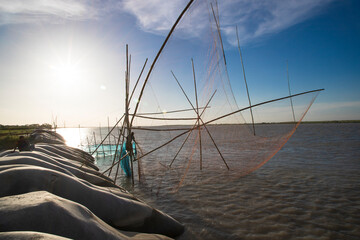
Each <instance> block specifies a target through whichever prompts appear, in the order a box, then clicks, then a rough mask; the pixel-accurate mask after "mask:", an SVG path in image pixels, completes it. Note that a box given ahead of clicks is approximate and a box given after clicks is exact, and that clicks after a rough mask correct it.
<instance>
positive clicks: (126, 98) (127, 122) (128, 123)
mask: <svg viewBox="0 0 360 240" xmlns="http://www.w3.org/2000/svg"><path fill="white" fill-rule="evenodd" d="M128 56H129V55H128V45H127V44H126V75H125V123H126V127H127V139H126V141H127V143H126V144H131V145H132V142H131V140H132V139H130V143H128V141H129V136H130V135H131V124H130V122H129V81H130V79H129V77H130V73H129V69H130V66H129V62H128ZM142 90H143V89H142ZM137 106H138V105H136V107H137ZM134 114H135V113H134ZM131 123H132V122H131ZM131 149H132V148H131ZM129 156H130V167H131V181H132V184H133V185H134V168H133V151H132V150H131V151H130V154H129Z"/></svg>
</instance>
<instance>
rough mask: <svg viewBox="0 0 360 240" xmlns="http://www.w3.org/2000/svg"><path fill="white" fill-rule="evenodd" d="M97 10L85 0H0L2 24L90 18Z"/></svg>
mask: <svg viewBox="0 0 360 240" xmlns="http://www.w3.org/2000/svg"><path fill="white" fill-rule="evenodd" d="M96 14H97V11H96V10H95V9H94V8H93V7H91V6H90V5H89V4H87V3H86V2H85V1H75V0H46V1H45V0H0V25H4V24H18V23H35V22H54V21H60V20H63V19H77V20H81V19H89V18H93V17H95V16H96Z"/></svg>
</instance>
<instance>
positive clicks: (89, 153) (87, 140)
mask: <svg viewBox="0 0 360 240" xmlns="http://www.w3.org/2000/svg"><path fill="white" fill-rule="evenodd" d="M86 140H87V144H88V148H89V154H91V149H90V142H89V138H88V136H86ZM81 166H82V165H81Z"/></svg>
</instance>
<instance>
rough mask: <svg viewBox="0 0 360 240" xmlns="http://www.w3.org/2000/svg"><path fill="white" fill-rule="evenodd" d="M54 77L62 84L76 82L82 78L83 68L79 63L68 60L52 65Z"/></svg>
mask: <svg viewBox="0 0 360 240" xmlns="http://www.w3.org/2000/svg"><path fill="white" fill-rule="evenodd" d="M50 68H51V70H52V71H53V75H54V78H55V80H56V81H57V82H59V83H62V84H67V85H69V84H76V83H78V82H79V81H80V80H81V68H80V66H79V65H78V64H76V63H72V62H67V63H59V64H57V65H52V66H51V67H50Z"/></svg>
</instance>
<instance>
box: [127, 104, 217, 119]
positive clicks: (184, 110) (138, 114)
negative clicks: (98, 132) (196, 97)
mask: <svg viewBox="0 0 360 240" xmlns="http://www.w3.org/2000/svg"><path fill="white" fill-rule="evenodd" d="M203 108H204V107H199V109H203ZM208 108H210V106H208ZM188 111H194V110H193V109H192V108H188V109H181V110H173V111H166V112H153V113H137V114H136V117H139V116H144V115H160V114H161V115H163V114H169V113H179V112H188ZM129 115H130V116H133V115H134V114H129Z"/></svg>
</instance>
